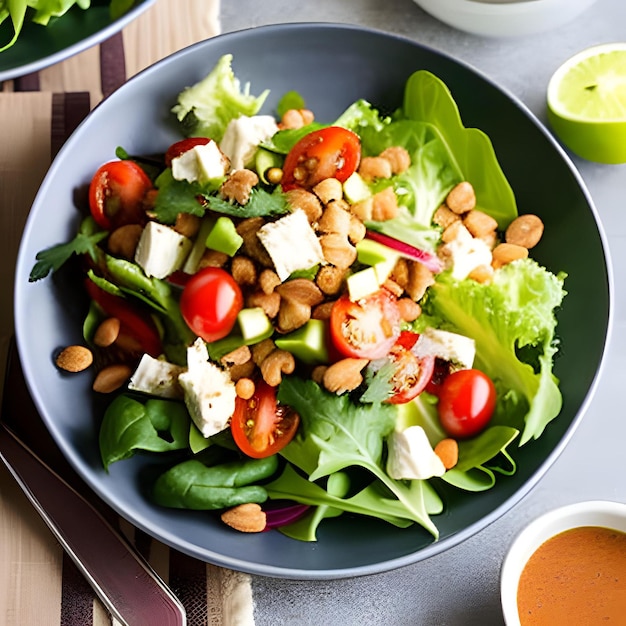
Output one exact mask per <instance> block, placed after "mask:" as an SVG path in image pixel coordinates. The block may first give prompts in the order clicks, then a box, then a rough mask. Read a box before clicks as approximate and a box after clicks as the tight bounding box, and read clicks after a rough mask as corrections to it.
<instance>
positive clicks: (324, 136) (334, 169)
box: [281, 126, 361, 191]
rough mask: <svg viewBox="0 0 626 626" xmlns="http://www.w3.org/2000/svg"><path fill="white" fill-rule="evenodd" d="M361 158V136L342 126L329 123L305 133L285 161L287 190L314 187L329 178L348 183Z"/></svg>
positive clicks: (282, 183)
mask: <svg viewBox="0 0 626 626" xmlns="http://www.w3.org/2000/svg"><path fill="white" fill-rule="evenodd" d="M360 160H361V140H360V139H359V137H358V135H356V134H354V133H353V132H352V131H350V130H347V129H346V128H341V127H340V126H328V127H327V128H321V129H320V130H315V131H313V132H312V133H309V134H308V135H305V136H304V137H303V138H302V139H300V141H298V143H296V145H295V146H294V147H293V148H292V149H291V150H290V151H289V153H288V154H287V156H286V157H285V162H284V164H283V177H282V180H281V185H282V187H283V191H289V190H290V189H294V188H296V187H303V188H305V189H310V188H311V187H314V186H315V185H317V183H319V182H320V181H322V180H324V179H325V178H336V179H338V180H340V181H341V182H344V181H345V180H347V179H348V177H349V176H350V175H351V174H353V173H354V172H355V171H356V168H357V167H358V165H359V161H360Z"/></svg>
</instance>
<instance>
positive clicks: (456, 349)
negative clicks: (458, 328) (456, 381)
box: [411, 328, 476, 370]
mask: <svg viewBox="0 0 626 626" xmlns="http://www.w3.org/2000/svg"><path fill="white" fill-rule="evenodd" d="M411 352H413V354H414V355H415V356H416V357H418V358H422V357H425V356H434V357H438V358H440V359H443V360H444V361H450V362H451V363H452V364H453V365H455V366H456V367H458V368H459V369H466V370H468V369H471V368H472V366H473V365H474V357H475V356H476V342H475V341H474V340H473V339H471V338H470V337H465V336H464V335H459V334H457V333H451V332H449V331H447V330H437V329H435V328H426V329H425V330H424V331H423V332H422V333H421V334H420V336H419V338H418V340H417V341H416V342H415V345H414V346H413V348H412V349H411Z"/></svg>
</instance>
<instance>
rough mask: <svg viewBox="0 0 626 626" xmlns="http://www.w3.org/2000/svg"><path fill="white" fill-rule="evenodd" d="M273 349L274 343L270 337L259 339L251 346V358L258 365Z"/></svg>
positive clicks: (274, 348) (274, 347)
mask: <svg viewBox="0 0 626 626" xmlns="http://www.w3.org/2000/svg"><path fill="white" fill-rule="evenodd" d="M274 350H276V344H275V343H274V342H273V341H272V340H271V339H264V340H263V341H259V343H255V344H254V345H253V346H252V360H253V361H254V362H255V363H256V364H257V365H259V366H260V365H261V363H263V361H264V360H265V358H266V357H267V356H268V355H269V354H270V353H271V352H273V351H274Z"/></svg>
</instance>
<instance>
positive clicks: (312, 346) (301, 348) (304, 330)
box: [274, 319, 328, 365]
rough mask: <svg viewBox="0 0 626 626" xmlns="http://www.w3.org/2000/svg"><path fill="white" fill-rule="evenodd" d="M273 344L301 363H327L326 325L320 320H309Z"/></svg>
mask: <svg viewBox="0 0 626 626" xmlns="http://www.w3.org/2000/svg"><path fill="white" fill-rule="evenodd" d="M274 343H275V344H276V347H278V348H280V349H281V350H287V352H291V354H293V355H294V356H295V357H296V359H298V360H299V361H302V362H303V363H307V364H309V365H313V364H315V363H327V362H328V348H327V337H326V324H325V323H324V322H323V321H322V320H313V319H312V320H309V321H308V322H307V323H306V324H305V325H304V326H301V327H300V328H298V329H297V330H294V331H293V332H291V333H289V334H287V335H283V336H282V337H279V338H277V339H275V340H274Z"/></svg>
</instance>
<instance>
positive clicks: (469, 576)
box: [220, 0, 626, 626]
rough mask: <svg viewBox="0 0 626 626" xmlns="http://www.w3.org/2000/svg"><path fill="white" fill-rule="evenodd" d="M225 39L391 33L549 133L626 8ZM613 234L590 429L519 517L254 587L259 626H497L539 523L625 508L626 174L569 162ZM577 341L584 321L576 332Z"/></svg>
mask: <svg viewBox="0 0 626 626" xmlns="http://www.w3.org/2000/svg"><path fill="white" fill-rule="evenodd" d="M220 19H221V27H222V32H230V31H234V30H241V29H244V28H249V27H254V26H259V25H262V24H271V23H281V22H311V21H315V22H340V23H351V24H359V25H363V26H367V27H370V28H376V29H379V30H384V31H387V32H392V33H396V34H399V35H403V36H406V37H409V38H411V39H414V40H415V41H418V42H420V43H422V44H425V45H428V46H430V47H432V48H435V49H437V50H440V51H443V52H446V53H448V54H450V55H452V56H454V57H455V58H458V59H461V60H463V61H464V62H466V63H468V64H470V65H471V66H473V67H474V68H476V69H477V70H478V71H480V72H481V73H483V74H485V75H486V76H488V77H489V78H491V79H492V80H494V81H495V82H496V83H498V84H499V85H500V86H501V87H503V88H504V89H505V90H507V91H509V92H510V93H512V94H514V95H515V96H517V97H518V98H520V99H521V100H522V102H524V103H525V104H526V105H527V106H528V107H529V108H530V110H531V111H532V112H533V113H534V114H535V115H536V116H537V117H538V118H539V119H540V120H541V121H542V122H544V123H545V122H546V110H545V94H546V88H547V84H548V81H549V78H550V76H551V75H552V73H553V72H554V71H555V70H556V68H557V67H558V66H559V65H560V64H561V63H562V62H563V61H565V59H567V58H568V57H570V56H571V55H573V54H574V53H576V52H578V51H579V50H582V49H583V48H586V47H588V46H591V45H594V44H598V43H606V42H610V41H624V40H626V3H625V2H623V0H598V2H597V3H596V4H595V5H593V6H592V7H591V8H589V9H587V10H586V11H585V12H584V13H583V14H582V15H580V16H579V17H578V18H576V19H574V20H573V21H571V22H569V23H568V24H566V25H564V26H562V27H560V28H558V29H556V30H554V31H551V32H548V33H542V34H538V35H532V36H525V37H521V38H514V39H489V38H484V37H477V36H473V35H470V34H466V33H463V32H460V31H457V30H454V29H452V28H449V27H448V26H446V25H445V24H442V23H440V22H439V21H437V20H436V19H434V18H433V17H431V16H429V15H428V14H427V13H426V12H424V11H423V10H422V9H420V8H419V7H418V6H417V5H416V4H415V3H414V2H413V1H412V0H300V1H299V2H292V1H289V0H271V1H269V2H258V0H230V1H226V2H224V3H223V7H222V12H221V17H220ZM573 160H574V163H575V165H576V167H577V168H578V169H579V171H580V173H581V174H582V176H583V179H584V181H585V183H586V184H587V186H588V189H589V191H590V192H591V195H592V197H593V200H594V203H595V205H596V207H597V209H598V212H599V214H600V217H601V220H602V223H603V225H604V229H605V231H606V233H607V234H608V240H609V248H610V253H611V256H612V259H613V265H614V272H615V283H616V289H615V310H614V313H615V314H614V327H613V335H612V341H611V345H610V348H609V352H608V357H607V360H606V362H605V367H604V370H603V373H602V376H601V378H600V381H599V385H598V388H597V391H596V394H595V397H594V400H593V402H592V403H591V406H590V407H589V409H588V411H587V414H586V416H585V419H583V420H582V423H581V425H580V426H579V428H578V429H577V430H576V432H575V434H574V436H573V438H572V440H571V441H570V443H569V445H568V446H567V447H566V449H565V451H564V452H563V453H562V455H561V456H560V457H559V458H558V459H557V461H556V463H555V464H554V465H553V466H552V468H551V469H550V470H549V471H548V472H547V474H546V475H545V477H544V478H543V479H542V480H541V482H540V483H539V485H538V486H537V487H536V488H535V489H534V490H533V491H532V492H531V493H530V494H529V495H528V496H527V497H526V498H525V499H523V500H522V501H521V502H520V503H519V504H518V505H517V506H515V507H514V508H513V509H511V510H510V511H509V512H508V513H507V514H505V515H504V516H503V517H501V518H500V519H499V520H498V521H496V522H494V523H493V524H491V525H490V526H489V527H487V528H486V529H484V530H483V531H481V532H479V533H478V534H476V535H474V537H472V538H471V539H469V540H467V541H465V542H464V543H462V544H461V545H459V546H456V547H454V548H451V549H450V550H447V551H446V552H444V553H442V554H439V555H437V556H435V557H432V558H430V559H428V560H426V561H424V562H421V563H416V564H414V565H411V566H407V567H404V568H401V569H399V570H395V571H391V572H387V573H383V574H377V575H373V576H367V577H362V578H353V579H346V580H338V581H292V580H278V579H271V578H264V577H260V576H255V577H253V589H254V596H255V600H256V608H255V619H256V623H257V625H258V626H277V625H281V624H289V625H292V624H293V625H314V626H318V625H335V624H336V625H338V626H352V625H357V624H358V625H360V626H366V625H370V624H390V625H392V626H402V625H409V624H410V625H420V626H421V625H428V626H457V625H458V626H461V625H462V626H471V625H474V624H475V625H477V626H478V625H480V626H490V625H499V624H502V623H503V618H502V611H501V608H500V597H499V573H500V566H501V563H502V559H503V557H504V554H505V552H506V550H507V548H508V546H509V545H510V543H511V541H512V539H513V537H514V536H515V535H516V534H517V533H518V532H519V531H520V530H521V529H522V528H523V527H524V526H525V525H526V524H527V523H528V522H530V521H531V520H532V519H534V518H535V517H537V516H538V515H540V514H541V513H543V512H545V511H547V510H549V509H552V508H554V507H556V506H559V505H562V504H568V503H572V502H577V501H580V500H587V499H612V500H618V501H625V502H626V482H625V481H623V480H622V479H621V476H622V475H623V472H624V461H623V457H624V453H623V443H622V442H623V441H624V440H625V439H626V419H624V418H623V416H622V415H621V411H620V408H619V407H620V406H623V398H622V396H621V389H622V387H623V384H624V383H623V380H624V377H625V375H626V280H624V279H626V165H598V164H594V163H590V162H586V161H583V160H581V159H577V158H574V159H573ZM581 332H584V321H583V320H581Z"/></svg>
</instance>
